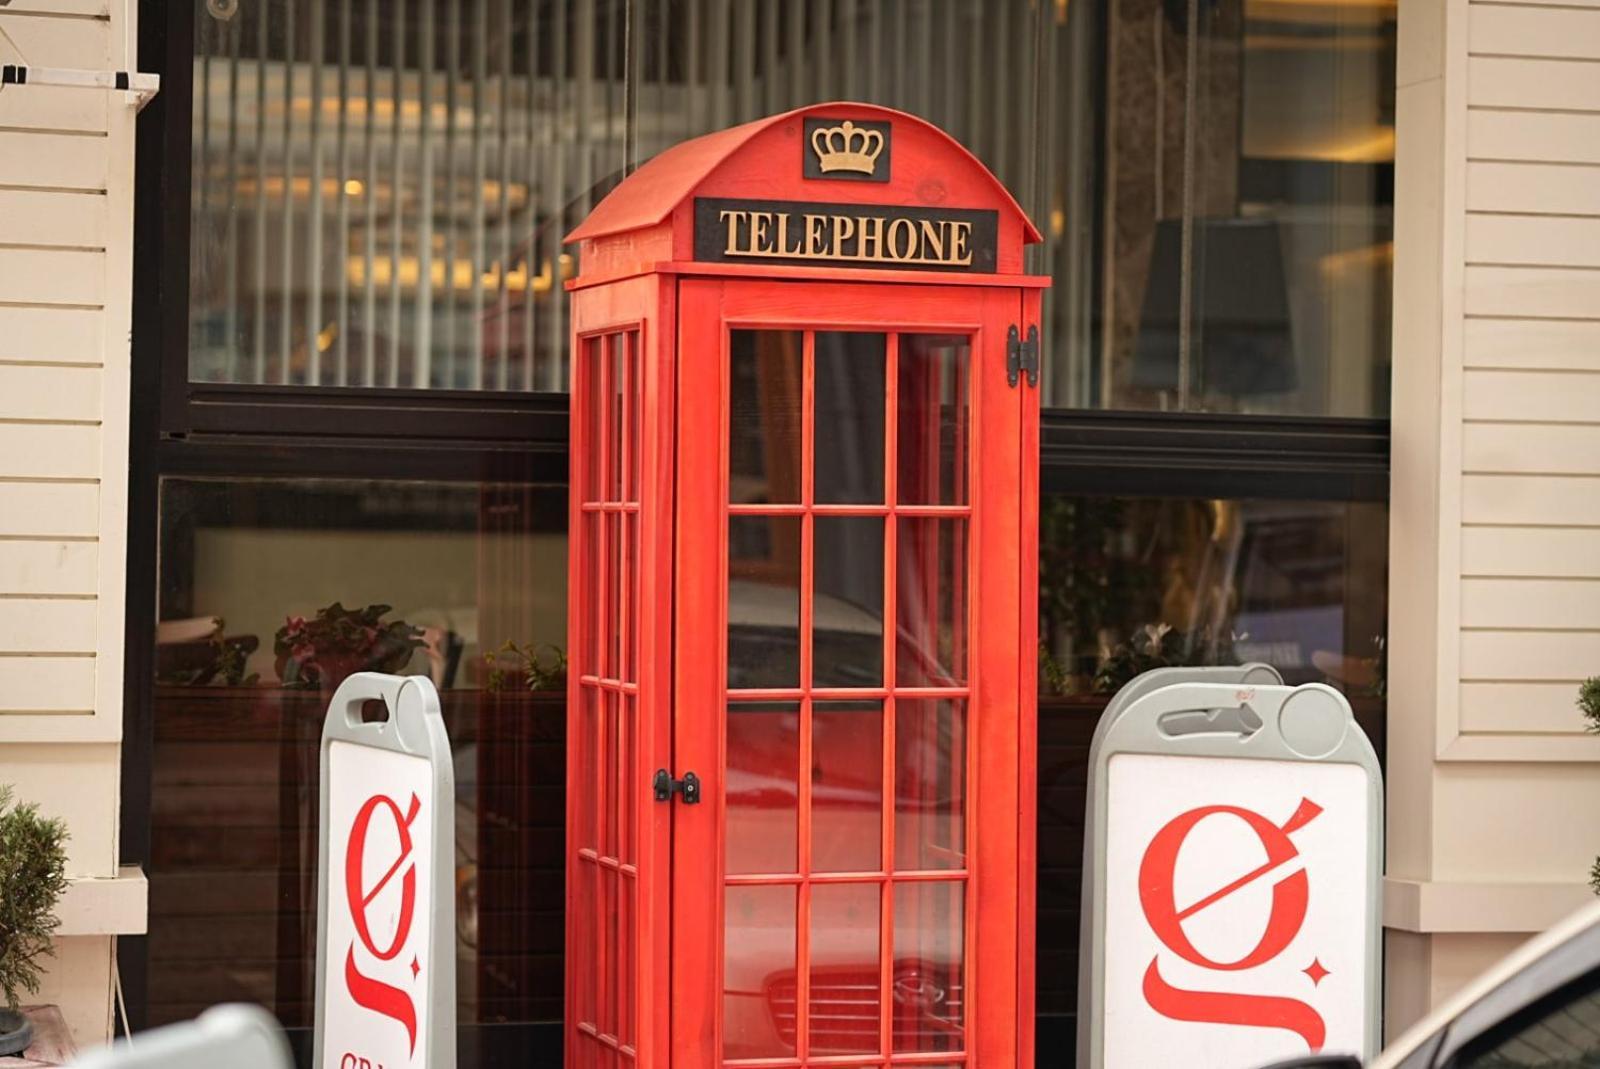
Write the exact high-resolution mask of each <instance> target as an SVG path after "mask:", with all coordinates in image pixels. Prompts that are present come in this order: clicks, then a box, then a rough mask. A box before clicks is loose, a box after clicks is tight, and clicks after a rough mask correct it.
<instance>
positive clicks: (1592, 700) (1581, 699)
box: [1578, 676, 1600, 731]
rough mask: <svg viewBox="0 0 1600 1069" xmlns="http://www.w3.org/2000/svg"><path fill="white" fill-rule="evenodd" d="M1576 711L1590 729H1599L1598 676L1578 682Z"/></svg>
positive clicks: (1599, 692)
mask: <svg viewBox="0 0 1600 1069" xmlns="http://www.w3.org/2000/svg"><path fill="white" fill-rule="evenodd" d="M1578 712H1580V713H1582V714H1583V718H1584V719H1585V720H1587V721H1588V722H1589V730H1590V731H1600V676H1590V677H1589V678H1588V679H1585V680H1584V681H1583V682H1582V683H1580V684H1578Z"/></svg>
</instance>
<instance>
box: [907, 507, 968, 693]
mask: <svg viewBox="0 0 1600 1069" xmlns="http://www.w3.org/2000/svg"><path fill="white" fill-rule="evenodd" d="M898 530H899V541H898V543H897V544H896V546H895V553H896V563H897V571H898V572H899V577H898V580H897V582H896V585H895V591H896V597H897V598H898V599H899V600H898V602H897V603H896V606H895V608H896V614H897V615H898V617H899V627H898V629H897V630H898V633H899V642H898V643H897V644H896V649H895V678H896V680H897V682H898V683H899V684H900V686H903V687H953V686H960V685H962V684H964V683H965V682H966V678H967V521H966V520H960V519H932V518H929V517H916V516H902V517H900V519H899V521H898Z"/></svg>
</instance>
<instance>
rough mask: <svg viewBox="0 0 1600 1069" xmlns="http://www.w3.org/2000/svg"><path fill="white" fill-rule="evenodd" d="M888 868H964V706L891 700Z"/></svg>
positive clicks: (954, 701) (939, 700)
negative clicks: (891, 799)
mask: <svg viewBox="0 0 1600 1069" xmlns="http://www.w3.org/2000/svg"><path fill="white" fill-rule="evenodd" d="M894 784H895V787H894V867H895V869H896V870H898V871H902V872H904V871H915V870H922V869H959V868H965V867H966V864H967V703H966V702H965V701H963V700H961V699H959V698H896V699H895V703H894Z"/></svg>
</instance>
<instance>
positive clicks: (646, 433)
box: [565, 276, 672, 1066]
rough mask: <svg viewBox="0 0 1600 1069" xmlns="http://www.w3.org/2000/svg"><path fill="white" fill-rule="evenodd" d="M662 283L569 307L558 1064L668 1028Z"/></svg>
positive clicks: (634, 1060)
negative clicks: (562, 966) (562, 1019)
mask: <svg viewBox="0 0 1600 1069" xmlns="http://www.w3.org/2000/svg"><path fill="white" fill-rule="evenodd" d="M660 289H661V286H660V282H659V280H657V279H656V278H654V277H650V276H641V277H637V278H633V279H629V280H626V281H623V282H619V283H616V284H612V285H605V286H599V287H594V288H590V289H585V290H582V291H580V292H578V293H576V294H574V299H573V305H572V307H573V313H572V314H573V344H572V356H573V375H572V381H573V390H572V408H571V413H572V424H571V435H572V443H573V444H572V454H571V455H572V461H571V475H570V478H571V482H570V491H569V524H570V528H569V531H570V533H569V547H570V549H569V569H570V576H569V583H570V585H569V599H570V606H571V610H570V612H569V634H568V649H569V670H568V723H569V730H568V751H567V758H568V791H567V810H568V811H567V844H568V845H567V858H566V869H567V877H566V878H567V905H568V919H567V933H566V934H567V954H566V962H567V976H568V979H567V1008H566V1022H567V1024H566V1044H565V1046H566V1061H567V1064H568V1065H569V1066H575V1065H585V1064H591V1063H593V1062H594V1061H595V1060H596V1059H597V1058H598V1059H600V1060H604V1061H608V1062H609V1061H610V1060H611V1059H613V1058H614V1059H616V1060H617V1063H618V1064H621V1065H628V1064H639V1065H647V1064H656V1059H657V1058H659V1057H660V1055H661V1052H662V1049H663V1048H661V1047H660V1046H659V1044H660V1042H661V1037H663V1036H664V1035H665V1034H666V1031H667V1027H668V1025H667V1022H666V1020H665V1017H664V1015H665V1004H666V997H665V987H664V971H663V969H662V968H661V967H660V962H661V961H662V960H663V959H664V958H665V957H666V950H667V938H668V931H669V919H668V917H667V916H666V909H667V889H666V882H665V881H666V878H667V871H666V870H667V865H668V857H667V851H668V847H669V839H668V836H669V832H670V829H669V826H668V823H667V820H668V815H666V814H663V813H661V812H659V811H658V808H659V807H655V806H653V804H652V802H651V798H650V794H649V790H648V786H649V781H650V775H651V773H652V772H653V771H654V769H655V768H657V767H660V766H662V765H665V764H667V763H668V762H669V755H668V753H667V745H668V743H669V741H670V740H669V737H668V735H667V729H666V728H665V726H664V725H665V723H666V722H667V719H668V713H667V709H668V705H667V698H668V694H667V691H666V686H667V683H666V682H665V681H666V680H668V679H670V635H669V634H668V633H667V628H668V627H669V626H670V613H671V601H670V598H669V597H667V596H666V590H665V589H664V588H663V587H662V586H661V584H662V582H663V579H662V575H663V572H664V571H668V570H670V563H664V562H663V559H662V558H663V552H664V551H663V549H662V546H663V545H667V546H670V538H671V535H670V515H671V514H670V507H671V490H672V487H671V478H670V474H663V472H662V467H663V460H662V452H663V450H664V449H669V448H670V441H671V437H670V435H671V427H670V420H671V415H670V411H669V412H668V413H667V415H666V416H665V418H666V419H667V420H668V421H669V422H668V424H667V425H665V426H664V425H663V424H662V422H661V421H662V419H663V415H662V411H661V410H662V408H663V405H662V404H661V400H662V396H663V390H665V391H666V397H667V398H668V399H669V402H670V393H671V373H670V367H669V368H668V369H667V371H666V372H663V369H662V367H661V363H662V346H661V343H660V338H661V336H662V324H661V321H660V316H661V304H660V296H659V295H660ZM664 382H665V384H664ZM665 407H667V408H668V409H670V403H669V404H668V405H667V406H665ZM663 443H666V444H663ZM612 1052H615V1053H614V1054H613V1053H612Z"/></svg>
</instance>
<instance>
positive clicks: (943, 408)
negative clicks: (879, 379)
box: [895, 334, 971, 505]
mask: <svg viewBox="0 0 1600 1069" xmlns="http://www.w3.org/2000/svg"><path fill="white" fill-rule="evenodd" d="M970 355H971V349H970V345H969V342H968V340H967V338H966V337H965V336H964V335H939V334H902V335H900V354H899V358H898V359H899V369H898V373H897V376H896V377H897V379H898V382H897V384H896V390H895V393H896V398H897V405H898V409H899V411H898V413H897V419H896V422H897V428H896V432H895V433H896V436H897V438H898V447H897V449H896V456H897V457H898V468H899V470H898V472H897V473H896V477H895V499H896V500H897V501H898V502H899V503H900V504H902V505H965V504H966V503H967V437H968V433H969V429H970V421H971V412H970V410H969V407H968V406H969V399H968V367H967V362H968V358H969V356H970Z"/></svg>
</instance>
